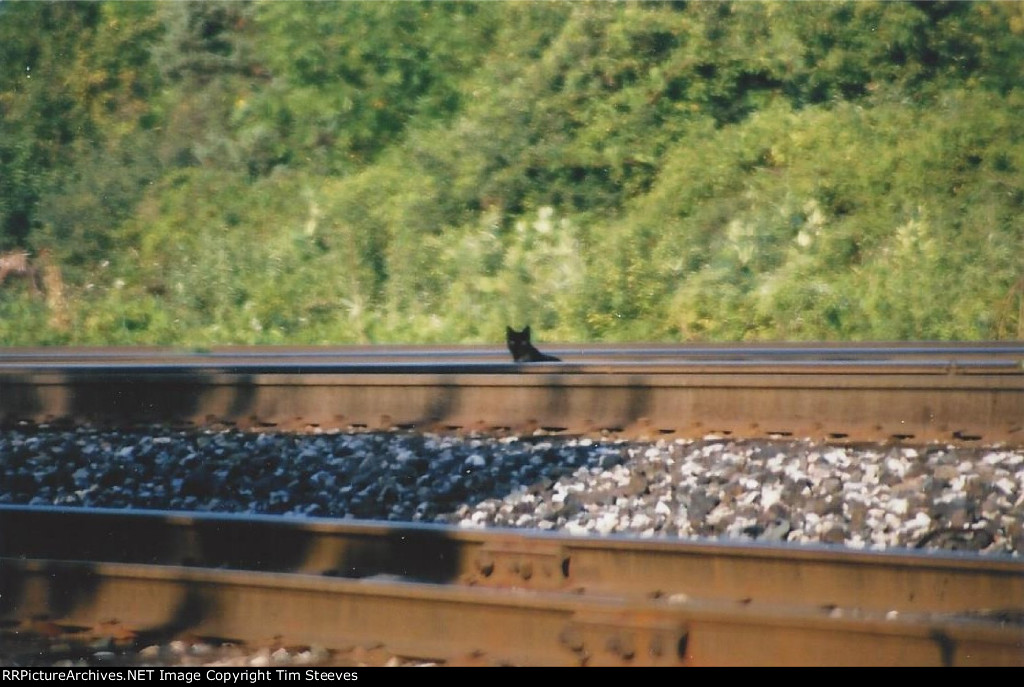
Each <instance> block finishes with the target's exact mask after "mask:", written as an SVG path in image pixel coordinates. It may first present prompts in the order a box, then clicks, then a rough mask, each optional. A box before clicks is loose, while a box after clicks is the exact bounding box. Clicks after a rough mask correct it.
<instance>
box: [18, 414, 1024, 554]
mask: <svg viewBox="0 0 1024 687" xmlns="http://www.w3.org/2000/svg"><path fill="white" fill-rule="evenodd" d="M0 503H24V504H36V505H57V506H94V507H125V508H128V507H131V508H151V509H173V510H194V511H219V512H240V513H247V512H248V513H282V514H290V515H306V516H315V517H336V518H360V519H371V518H372V519H383V520H393V521H424V522H441V523H451V524H458V525H461V526H466V527H486V526H501V527H520V528H538V529H542V530H549V531H550V530H556V531H564V532H567V533H569V534H575V535H594V536H599V535H604V534H611V533H632V534H635V535H637V536H641V537H683V538H694V537H725V538H733V539H759V540H773V541H788V542H794V543H802V542H815V543H826V544H835V545H845V546H848V547H852V548H872V549H884V548H890V547H924V548H943V549H965V550H973V551H979V552H983V553H998V554H1013V555H1021V553H1022V552H1024V450H1020V449H1013V450H1011V449H1007V448H999V447H989V448H962V447H952V446H944V445H930V446H919V447H899V446H866V447H864V446H862V447H849V446H830V445H823V444H818V443H814V442H810V441H733V440H729V439H722V438H715V437H706V438H705V439H703V440H700V441H683V440H675V441H659V442H655V443H637V442H626V441H621V440H613V439H587V438H570V437H558V436H531V437H511V436H510V437H501V438H496V437H453V436H436V435H429V434H427V435H424V434H411V433H393V434H392V433H337V434H327V433H325V434H318V435H299V434H276V433H242V432H236V431H228V432H176V431H172V430H168V429H162V428H153V429H151V430H150V431H138V430H135V431H99V430H95V429H91V428H79V429H75V430H57V429H53V428H24V429H8V430H4V431H2V432H0Z"/></svg>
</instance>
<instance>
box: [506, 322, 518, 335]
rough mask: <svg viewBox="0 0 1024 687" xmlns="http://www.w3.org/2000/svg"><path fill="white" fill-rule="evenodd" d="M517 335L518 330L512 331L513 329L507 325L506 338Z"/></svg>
mask: <svg viewBox="0 0 1024 687" xmlns="http://www.w3.org/2000/svg"><path fill="white" fill-rule="evenodd" d="M515 333H516V330H514V329H512V327H510V326H508V325H507V324H506V325H505V336H512V335H513V334H515Z"/></svg>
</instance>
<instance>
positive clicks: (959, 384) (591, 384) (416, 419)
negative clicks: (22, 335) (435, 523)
mask: <svg viewBox="0 0 1024 687" xmlns="http://www.w3.org/2000/svg"><path fill="white" fill-rule="evenodd" d="M268 355H270V354H268ZM21 421H29V422H59V421H66V422H74V423H85V422H88V423H95V424H116V425H124V424H126V423H147V422H163V423H172V424H176V425H185V426H203V425H227V426H237V427H241V428H252V427H276V428H279V429H286V430H302V429H306V428H320V429H332V428H347V427H352V426H356V427H366V428H371V429H392V428H395V427H398V428H405V429H418V430H460V431H493V430H495V429H501V430H511V431H516V432H528V431H534V430H537V429H546V430H549V431H564V432H572V433H588V432H614V433H619V434H622V435H624V436H632V437H654V436H676V437H700V436H704V435H706V434H710V433H715V434H724V435H728V436H732V437H736V438H756V437H767V436H794V437H800V438H803V437H808V438H814V439H825V440H832V441H884V440H891V439H900V440H907V441H913V442H929V441H945V442H985V443H997V442H1002V443H1007V444H1017V445H1019V444H1021V443H1024V367H1022V366H1021V364H1020V362H1019V361H1017V360H1016V359H1015V358H1013V357H1012V356H1005V355H999V356H992V357H991V358H985V357H981V358H970V359H963V360H960V361H959V362H957V361H952V362H951V361H946V360H945V359H942V358H940V359H934V360H933V359H928V360H914V359H898V358H894V359H888V360H881V361H880V360H867V361H865V360H848V361H841V360H795V361H794V360H791V359H788V358H787V359H785V360H773V361H763V360H745V361H737V360H724V359H715V360H703V361H693V360H689V361H675V362H671V363H669V362H664V361H662V362H656V361H640V362H637V361H630V362H606V363H598V362H589V363H586V364H582V363H581V364H575V365H562V364H550V363H542V364H536V365H514V364H511V363H460V364H454V363H438V362H431V363H383V362H374V363H351V362H345V363H314V362H310V361H308V360H305V361H303V362H295V361H292V362H289V363H287V364H285V363H283V362H280V361H277V362H273V361H271V360H269V359H264V360H262V361H261V362H253V361H249V362H245V363H243V362H240V361H238V360H233V361H232V362H230V363H226V362H223V361H222V362H219V363H216V364H213V363H211V364H210V365H209V366H204V365H199V364H192V363H187V364H186V363H183V362H180V361H179V362H177V363H173V364H172V363H167V362H164V363H161V364H142V363H140V362H138V361H135V362H131V363H124V362H121V363H112V362H107V363H104V364H99V363H96V362H95V361H93V362H90V363H88V364H86V363H82V362H81V361H77V362H71V363H60V364H56V363H54V364H46V365H43V364H41V363H38V362H35V363H25V362H24V361H22V362H11V361H6V362H4V361H0V422H2V423H8V424H9V423H14V422H21Z"/></svg>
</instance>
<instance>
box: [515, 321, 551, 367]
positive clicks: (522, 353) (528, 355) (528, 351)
mask: <svg viewBox="0 0 1024 687" xmlns="http://www.w3.org/2000/svg"><path fill="white" fill-rule="evenodd" d="M505 343H507V344H508V350H509V352H511V353H512V360H514V361H516V362H517V363H547V362H550V363H557V362H561V359H560V358H556V357H555V356H553V355H545V354H544V353H541V352H540V351H538V350H537V349H536V348H534V347H533V344H532V343H530V326H529V325H527V326H526V328H525V329H523V331H521V332H517V331H516V330H514V329H512V327H505Z"/></svg>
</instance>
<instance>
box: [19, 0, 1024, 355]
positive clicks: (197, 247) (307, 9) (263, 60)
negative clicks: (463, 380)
mask: <svg viewBox="0 0 1024 687" xmlns="http://www.w3.org/2000/svg"><path fill="white" fill-rule="evenodd" d="M1022 55H1024V8H1022V5H1020V4H1018V3H1001V2H994V3H988V2H978V3H959V2H950V3H945V2H937V3H904V2H878V3H875V2H836V3H833V2H820V3H819V2H801V3H790V2H734V3H730V2H699V3H663V2H652V3H647V2H628V3H604V2H574V3H548V2H509V3H495V2H479V3H477V2H458V3H410V2H346V3H321V2H309V3H306V2H290V3H281V2H208V3H146V2H142V3H116V2H99V3H13V4H12V3H2V4H0V250H3V249H7V248H12V247H19V248H20V247H24V248H29V249H32V250H34V251H36V252H38V251H40V250H41V249H44V248H45V249H48V250H49V252H50V255H51V257H50V260H51V261H52V263H53V265H55V269H56V270H57V271H55V272H54V273H53V274H58V275H59V276H60V277H61V278H62V279H63V285H64V289H63V292H62V293H60V294H54V293H49V294H48V295H47V297H46V298H39V297H35V296H34V295H33V294H31V293H29V292H27V291H26V290H25V289H24V288H22V287H21V286H18V285H15V284H13V283H9V284H5V285H2V286H0V342H3V343H5V344H32V343H44V344H63V343H88V344H100V343H123V344H130V343H160V344H182V345H197V346H198V345H209V344H215V343H281V342H295V343H348V342H470V341H488V342H499V341H501V339H502V336H503V329H504V327H505V325H506V324H512V325H514V326H521V325H523V324H532V325H533V326H534V329H535V331H536V332H537V334H538V336H539V337H540V339H541V340H542V341H544V340H547V341H552V340H555V339H561V340H581V341H583V340H629V339H638V340H639V339H643V340H666V341H671V340H744V339H984V338H1012V337H1018V338H1020V337H1024V322H1022V315H1021V313H1022V312H1024V223H1022V221H1021V219H1020V218H1021V217H1022V212H1021V209H1022V207H1021V206H1022V204H1024V173H1022V170H1024V123H1022V120H1021V118H1020V116H1019V112H1021V111H1022V109H1024V108H1022V105H1024V102H1022V99H1024V94H1022V90H1021V87H1020V84H1022V83H1024V59H1022V57H1021V56H1022Z"/></svg>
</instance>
